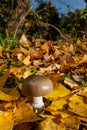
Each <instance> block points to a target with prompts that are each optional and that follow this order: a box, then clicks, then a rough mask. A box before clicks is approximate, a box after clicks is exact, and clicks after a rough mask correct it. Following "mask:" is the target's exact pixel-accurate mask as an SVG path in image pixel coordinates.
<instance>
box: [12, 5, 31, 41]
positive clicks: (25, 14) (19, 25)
mask: <svg viewBox="0 0 87 130" xmlns="http://www.w3.org/2000/svg"><path fill="white" fill-rule="evenodd" d="M31 9H32V6H31V8H29V10H28V11H27V12H26V14H25V15H24V16H23V17H22V19H21V20H20V22H19V23H18V25H17V28H16V30H15V33H14V36H13V39H15V36H16V34H17V31H18V28H19V26H20V25H21V23H22V22H23V20H24V19H25V17H26V16H27V15H28V13H29V12H30V10H31Z"/></svg>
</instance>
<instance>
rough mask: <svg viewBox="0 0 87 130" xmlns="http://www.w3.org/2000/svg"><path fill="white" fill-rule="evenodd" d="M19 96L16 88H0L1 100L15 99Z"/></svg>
mask: <svg viewBox="0 0 87 130" xmlns="http://www.w3.org/2000/svg"><path fill="white" fill-rule="evenodd" d="M19 97H20V94H19V92H18V91H17V89H16V88H1V89H0V100H2V101H15V100H17V99H18V98H19Z"/></svg>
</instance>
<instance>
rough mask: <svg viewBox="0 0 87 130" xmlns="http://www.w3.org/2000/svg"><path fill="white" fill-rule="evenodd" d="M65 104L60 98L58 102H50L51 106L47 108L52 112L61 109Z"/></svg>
mask: <svg viewBox="0 0 87 130" xmlns="http://www.w3.org/2000/svg"><path fill="white" fill-rule="evenodd" d="M66 104H67V101H66V100H65V99H64V98H61V99H59V100H55V101H52V104H51V105H50V106H48V108H51V109H53V110H58V109H63V108H64V105H66Z"/></svg>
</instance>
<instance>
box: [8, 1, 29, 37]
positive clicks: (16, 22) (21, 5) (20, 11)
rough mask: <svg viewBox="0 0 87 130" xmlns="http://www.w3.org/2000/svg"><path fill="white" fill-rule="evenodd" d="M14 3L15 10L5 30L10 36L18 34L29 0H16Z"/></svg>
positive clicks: (27, 9)
mask: <svg viewBox="0 0 87 130" xmlns="http://www.w3.org/2000/svg"><path fill="white" fill-rule="evenodd" d="M16 2H17V4H16V7H15V10H14V11H13V12H12V15H11V17H10V19H9V20H8V22H7V28H6V31H7V33H8V34H9V35H11V36H14V35H17V34H20V30H21V28H22V26H23V23H24V20H25V16H26V14H27V13H28V11H29V8H30V0H16Z"/></svg>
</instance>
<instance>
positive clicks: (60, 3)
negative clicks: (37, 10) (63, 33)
mask: <svg viewBox="0 0 87 130" xmlns="http://www.w3.org/2000/svg"><path fill="white" fill-rule="evenodd" d="M43 1H49V0H43ZM50 1H52V3H53V5H54V6H55V7H56V9H58V12H62V13H65V14H66V13H67V9H68V8H67V6H68V5H70V7H71V8H70V9H71V10H72V11H74V10H75V9H81V8H85V7H86V4H85V2H84V0H50ZM31 5H33V7H37V3H36V2H35V0H31Z"/></svg>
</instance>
